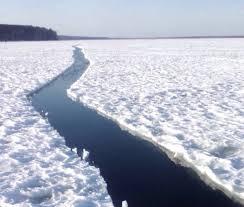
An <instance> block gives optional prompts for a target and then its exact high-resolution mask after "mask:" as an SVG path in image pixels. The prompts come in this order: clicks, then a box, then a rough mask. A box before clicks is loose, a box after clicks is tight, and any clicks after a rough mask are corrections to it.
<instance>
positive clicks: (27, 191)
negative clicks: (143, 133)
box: [0, 42, 112, 207]
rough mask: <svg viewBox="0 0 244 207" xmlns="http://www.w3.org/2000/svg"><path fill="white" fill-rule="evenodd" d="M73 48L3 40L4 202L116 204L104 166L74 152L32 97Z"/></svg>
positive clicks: (0, 136) (0, 194)
mask: <svg viewBox="0 0 244 207" xmlns="http://www.w3.org/2000/svg"><path fill="white" fill-rule="evenodd" d="M73 49H74V48H72V42H32V43H30V42H28V43H24V42H19V43H0V111H1V113H0V206H4V207H5V206H6V207H7V206H19V207H28V206H43V207H44V206H48V207H52V206H62V207H72V206H74V207H75V206H76V207H78V206H79V207H82V206H85V207H87V206H89V207H96V206H99V207H108V206H112V201H111V198H110V196H109V195H108V193H107V189H106V183H105V182H104V180H103V178H102V177H101V176H100V171H99V169H97V168H95V167H93V166H90V165H89V163H87V162H86V161H85V160H83V161H82V160H81V158H79V157H78V156H77V154H76V153H75V152H71V151H70V149H68V148H67V147H66V146H65V141H64V139H63V138H62V137H61V136H60V135H59V134H58V133H57V132H56V131H55V130H54V129H53V128H52V127H51V126H50V125H49V123H48V121H47V120H45V119H43V118H42V117H41V116H40V115H39V113H38V112H36V111H35V109H34V108H33V106H32V104H31V103H30V102H29V101H28V99H27V95H28V94H29V93H31V92H33V91H35V90H36V89H38V88H40V87H42V86H43V85H44V84H46V83H48V82H49V81H51V80H52V79H53V78H55V77H56V76H57V75H59V74H60V73H62V72H63V71H64V70H65V69H66V68H67V67H69V66H70V65H71V64H72V62H73V59H72V54H73Z"/></svg>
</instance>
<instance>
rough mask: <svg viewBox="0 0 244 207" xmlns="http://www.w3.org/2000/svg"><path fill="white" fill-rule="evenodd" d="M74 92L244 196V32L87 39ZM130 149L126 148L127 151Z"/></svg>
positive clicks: (217, 184)
mask: <svg viewBox="0 0 244 207" xmlns="http://www.w3.org/2000/svg"><path fill="white" fill-rule="evenodd" d="M80 47H82V48H84V53H85V56H86V58H87V59H88V60H89V61H90V63H91V64H90V66H89V68H88V69H87V71H86V72H85V73H84V74H83V76H82V77H81V78H80V79H79V80H78V81H77V82H76V83H75V84H73V85H72V87H71V88H70V89H69V90H68V95H69V96H70V97H71V98H72V99H74V100H77V101H80V102H82V103H83V104H85V105H87V106H88V107H90V108H93V109H95V110H97V111H98V112H99V113H101V114H103V115H104V116H106V117H108V118H111V119H113V120H114V121H116V122H117V123H118V124H119V125H120V126H121V127H122V128H124V129H127V130H129V131H130V132H131V133H133V134H136V135H139V136H140V137H142V138H145V139H147V140H149V141H151V142H153V143H154V144H156V145H157V146H159V147H161V148H162V149H163V150H164V151H165V152H167V154H168V155H169V156H170V157H171V159H173V160H176V161H180V162H181V163H182V164H184V165H186V166H189V167H191V168H193V169H194V170H195V171H196V172H197V173H198V174H199V175H200V176H201V177H202V179H203V180H204V181H206V182H208V183H209V184H211V185H212V186H213V187H218V188H219V189H221V190H222V191H224V192H225V193H226V194H228V195H229V196H231V197H234V198H235V199H237V200H239V201H240V202H242V203H244V39H198V40H184V39H182V40H113V41H89V42H86V41H83V42H81V43H80ZM125 153H126V152H125Z"/></svg>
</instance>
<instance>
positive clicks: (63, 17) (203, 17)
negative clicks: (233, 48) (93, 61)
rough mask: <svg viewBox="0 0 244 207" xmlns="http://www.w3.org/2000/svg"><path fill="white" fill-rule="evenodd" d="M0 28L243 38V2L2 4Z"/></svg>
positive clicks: (38, 0) (2, 0) (26, 0)
mask: <svg viewBox="0 0 244 207" xmlns="http://www.w3.org/2000/svg"><path fill="white" fill-rule="evenodd" d="M0 5H1V6H0V24H24V25H36V26H44V27H48V28H52V29H54V30H56V31H57V32H58V34H64V35H80V36H106V37H168V36H199V35H200V36H202V35H244V0H0Z"/></svg>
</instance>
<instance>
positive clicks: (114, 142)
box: [30, 48, 239, 207]
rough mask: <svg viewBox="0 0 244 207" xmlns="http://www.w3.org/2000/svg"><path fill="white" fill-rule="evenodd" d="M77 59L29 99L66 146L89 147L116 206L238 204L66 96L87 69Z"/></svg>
mask: <svg viewBox="0 0 244 207" xmlns="http://www.w3.org/2000/svg"><path fill="white" fill-rule="evenodd" d="M73 58H74V63H73V65H72V66H71V67H70V68H68V69H67V70H66V72H65V73H64V74H62V75H60V76H59V77H58V78H57V79H55V80H54V81H53V82H51V83H50V84H48V85H46V86H45V87H43V88H42V89H41V90H39V91H36V92H35V93H34V94H32V95H31V97H30V99H31V101H32V103H33V105H34V107H35V108H36V109H37V110H38V111H39V112H40V113H41V115H43V116H45V117H47V118H48V120H49V122H50V124H51V125H52V126H53V127H54V128H55V129H56V130H57V131H58V132H59V133H60V135H61V136H63V137H65V141H66V144H67V146H69V147H70V148H78V150H80V151H81V150H82V149H84V148H85V149H86V150H88V151H89V152H90V155H89V162H90V163H91V164H92V165H95V166H97V167H98V168H100V170H101V175H102V176H103V178H104V179H105V181H106V183H107V185H108V192H109V194H110V195H111V197H112V200H113V202H114V205H115V206H116V207H120V206H121V202H122V201H123V200H127V202H128V204H129V207H183V206H185V207H207V206H209V207H237V206H239V205H238V204H236V203H234V202H233V201H231V200H230V199H229V198H227V197H226V196H225V195H224V194H223V193H222V192H220V191H214V190H212V189H211V188H210V187H208V186H207V185H205V184H204V183H203V182H202V181H201V180H200V179H199V178H198V177H197V176H196V175H195V174H194V173H193V172H192V171H191V170H189V169H187V168H184V167H181V166H178V165H175V164H174V163H173V162H172V161H171V160H169V159H168V157H167V156H166V155H165V154H164V153H162V152H161V151H159V150H158V149H157V148H156V147H154V146H153V145H152V144H150V143H148V142H146V141H144V140H142V139H140V138H137V137H135V136H132V135H130V134H129V133H128V132H126V131H123V130H121V129H120V128H119V127H118V126H117V125H116V124H115V123H114V122H112V121H111V120H108V119H106V118H104V117H102V116H101V115H99V114H97V113H96V112H95V111H93V110H90V109H88V108H86V107H84V106H83V105H81V104H80V103H76V102H73V101H72V100H71V99H69V98H68V97H67V94H66V90H67V89H68V88H69V87H70V85H72V84H73V83H74V82H75V81H76V80H77V79H79V78H80V76H81V75H82V73H83V72H84V70H85V69H86V68H87V66H86V65H84V64H83V63H84V56H83V54H82V53H81V51H80V49H78V48H75V49H74V54H73Z"/></svg>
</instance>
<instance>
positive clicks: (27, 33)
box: [0, 24, 58, 41]
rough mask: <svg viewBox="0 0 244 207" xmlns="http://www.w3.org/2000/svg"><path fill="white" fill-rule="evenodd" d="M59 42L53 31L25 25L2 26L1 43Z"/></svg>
mask: <svg viewBox="0 0 244 207" xmlns="http://www.w3.org/2000/svg"><path fill="white" fill-rule="evenodd" d="M35 40H36V41H38V40H58V35H57V33H56V32H55V31H53V30H52V29H46V28H43V27H34V26H25V25H7V24H0V41H35Z"/></svg>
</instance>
